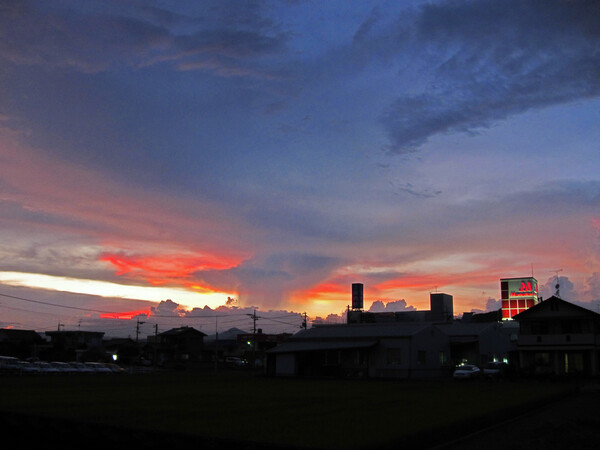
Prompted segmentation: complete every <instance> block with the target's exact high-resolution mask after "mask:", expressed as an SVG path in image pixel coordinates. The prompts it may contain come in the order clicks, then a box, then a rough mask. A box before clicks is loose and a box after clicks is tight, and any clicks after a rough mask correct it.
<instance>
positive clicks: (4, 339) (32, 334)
mask: <svg viewBox="0 0 600 450" xmlns="http://www.w3.org/2000/svg"><path fill="white" fill-rule="evenodd" d="M45 344H46V341H45V340H44V339H43V338H42V336H40V335H39V334H38V333H37V332H36V331H33V330H15V329H14V328H0V355H4V356H14V357H17V358H21V359H25V358H29V357H32V356H37V353H38V351H40V350H41V349H43V348H44V346H45Z"/></svg>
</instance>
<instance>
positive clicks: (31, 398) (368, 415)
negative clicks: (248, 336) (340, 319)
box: [0, 372, 569, 449]
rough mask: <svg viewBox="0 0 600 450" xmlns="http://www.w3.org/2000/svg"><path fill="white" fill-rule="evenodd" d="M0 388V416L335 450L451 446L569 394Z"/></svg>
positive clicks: (129, 380)
mask: <svg viewBox="0 0 600 450" xmlns="http://www.w3.org/2000/svg"><path fill="white" fill-rule="evenodd" d="M0 386H1V387H0V394H1V395H0V411H1V412H14V413H25V414H31V415H36V416H42V417H48V418H52V419H62V418H64V419H69V420H77V421H82V422H89V423H98V424H106V425H117V426H120V427H126V428H128V429H132V430H154V431H156V430H159V431H168V432H177V433H186V434H192V435H200V436H206V437H211V438H217V439H220V438H230V439H239V440H247V441H254V442H259V443H260V442H263V443H269V444H285V445H289V446H297V447H303V448H339V449H344V448H346V449H350V448H365V447H369V446H382V445H386V444H391V443H394V442H400V441H403V440H405V441H406V440H407V439H410V438H413V437H414V438H415V439H419V440H423V439H425V440H427V438H431V439H430V440H431V441H432V442H435V441H436V440H438V439H440V438H443V437H444V436H447V437H448V438H452V437H455V436H457V435H459V434H460V433H468V432H470V431H472V429H471V427H479V426H483V425H486V424H489V423H491V421H494V420H501V419H502V418H504V417H506V415H507V414H509V413H510V414H518V413H520V412H525V411H526V410H527V409H530V408H531V407H532V406H534V405H542V404H544V402H545V401H547V400H548V399H550V398H552V397H555V396H557V395H561V394H562V393H565V392H566V390H567V389H569V386H567V385H563V384H558V383H540V382H522V381H519V382H508V381H506V382H494V381H476V382H456V381H452V380H449V381H427V382H425V381H423V382H415V381H373V380H370V381H353V380H303V379H272V378H263V377H256V376H251V375H249V374H246V373H241V372H240V373H232V374H218V375H217V374H209V373H165V374H150V375H148V374H147V375H125V376H114V377H113V376H107V377H98V376H87V377H86V376H64V377H63V376H53V377H3V378H1V379H0Z"/></svg>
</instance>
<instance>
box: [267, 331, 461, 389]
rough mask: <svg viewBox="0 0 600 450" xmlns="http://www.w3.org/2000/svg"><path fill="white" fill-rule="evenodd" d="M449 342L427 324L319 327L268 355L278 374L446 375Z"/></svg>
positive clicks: (270, 370)
mask: <svg viewBox="0 0 600 450" xmlns="http://www.w3.org/2000/svg"><path fill="white" fill-rule="evenodd" d="M448 343H449V339H448V336H447V335H445V334H444V333H443V332H442V331H441V330H440V329H439V328H437V327H435V326H434V325H433V324H431V323H425V322H423V323H401V324H399V323H391V324H385V323H377V324H367V323H360V324H343V325H318V326H314V327H313V328H310V329H308V330H302V331H300V332H298V333H296V334H295V335H294V336H292V337H291V338H290V339H289V340H288V341H287V342H285V343H283V344H281V345H278V346H277V347H275V348H273V349H271V350H268V351H267V355H268V358H267V373H269V374H271V375H276V376H331V377H370V378H427V377H439V376H444V375H446V374H447V373H448V372H449V371H450V358H449V357H450V354H449V344H448Z"/></svg>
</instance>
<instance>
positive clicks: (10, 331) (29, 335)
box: [0, 328, 44, 342]
mask: <svg viewBox="0 0 600 450" xmlns="http://www.w3.org/2000/svg"><path fill="white" fill-rule="evenodd" d="M43 340H44V338H42V336H40V335H39V333H38V332H37V331H34V330H16V329H14V328H0V341H32V342H33V341H43Z"/></svg>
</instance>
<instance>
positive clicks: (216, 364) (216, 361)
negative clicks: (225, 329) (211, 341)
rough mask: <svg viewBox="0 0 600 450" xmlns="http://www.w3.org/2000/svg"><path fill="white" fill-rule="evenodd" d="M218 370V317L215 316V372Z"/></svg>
mask: <svg viewBox="0 0 600 450" xmlns="http://www.w3.org/2000/svg"><path fill="white" fill-rule="evenodd" d="M218 370H219V316H218V315H216V314H215V372H217V371H218Z"/></svg>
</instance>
